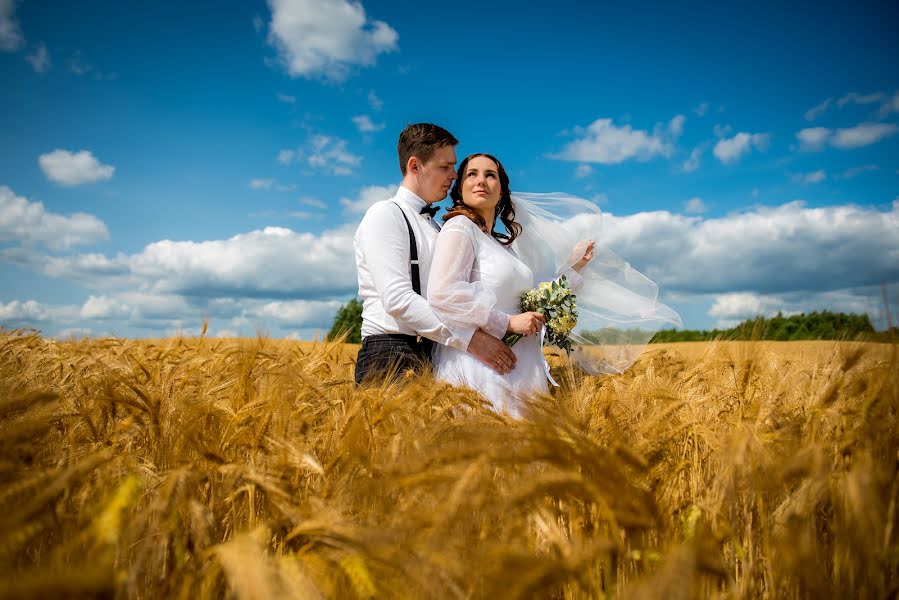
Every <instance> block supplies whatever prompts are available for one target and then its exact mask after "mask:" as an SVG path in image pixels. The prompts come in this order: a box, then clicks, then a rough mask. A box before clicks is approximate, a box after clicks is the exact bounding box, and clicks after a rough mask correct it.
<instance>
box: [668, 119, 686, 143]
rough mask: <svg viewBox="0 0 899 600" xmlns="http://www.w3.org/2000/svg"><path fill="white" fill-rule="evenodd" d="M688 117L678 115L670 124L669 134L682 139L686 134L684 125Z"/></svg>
mask: <svg viewBox="0 0 899 600" xmlns="http://www.w3.org/2000/svg"><path fill="white" fill-rule="evenodd" d="M686 121H687V117H685V116H684V115H677V116H675V117H673V118H672V119H671V121H669V122H668V133H669V134H671V136H673V137H674V138H678V137H680V136H681V135H682V134H683V133H684V123H686Z"/></svg>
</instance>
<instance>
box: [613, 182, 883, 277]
mask: <svg viewBox="0 0 899 600" xmlns="http://www.w3.org/2000/svg"><path fill="white" fill-rule="evenodd" d="M602 223H603V235H602V237H603V239H604V240H605V242H606V243H607V244H608V245H609V246H610V247H611V248H612V249H614V250H616V251H617V252H619V253H620V254H621V255H622V256H624V257H626V258H627V259H628V260H629V261H630V262H631V263H632V264H633V265H634V266H635V268H637V269H638V270H641V271H643V272H645V273H646V274H647V275H648V276H649V277H650V278H652V279H654V280H655V281H656V282H658V283H659V284H660V286H661V287H662V289H664V290H668V291H672V292H685V293H728V292H736V291H753V292H756V293H769V294H770V293H783V292H790V291H826V290H832V289H845V288H851V287H858V286H865V285H879V284H880V283H881V282H892V281H899V199H897V200H896V201H894V202H893V204H892V206H891V208H890V209H889V210H885V211H882V210H878V209H876V208H873V207H861V206H855V205H843V206H829V207H823V208H809V207H808V206H806V204H805V203H804V202H802V201H794V202H790V203H787V204H784V205H781V206H777V207H758V208H755V209H753V210H750V211H746V212H740V213H735V214H730V215H727V216H724V217H719V218H708V219H703V218H701V217H695V216H686V215H678V214H672V213H670V212H667V211H654V212H644V213H638V214H635V215H629V216H621V217H619V216H616V215H614V214H610V213H606V214H605V215H604V218H603V221H602Z"/></svg>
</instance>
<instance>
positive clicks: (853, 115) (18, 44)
mask: <svg viewBox="0 0 899 600" xmlns="http://www.w3.org/2000/svg"><path fill="white" fill-rule="evenodd" d="M81 4H82V5H79V4H75V3H58V2H48V1H43V2H41V1H37V0H23V1H19V2H11V1H10V0H0V80H2V82H3V86H2V88H3V91H2V93H0V156H2V161H0V281H2V285H0V324H2V325H4V326H6V327H34V328H37V329H40V330H41V331H43V332H44V333H46V334H48V335H62V336H66V335H69V334H72V333H76V334H89V335H105V334H115V335H123V336H160V335H170V334H172V333H174V332H176V331H183V332H186V333H192V332H196V331H198V329H199V327H200V325H201V323H202V321H203V319H205V318H208V319H209V320H210V331H211V333H212V334H213V335H253V334H255V333H256V331H257V330H262V331H265V332H267V333H269V334H271V335H277V336H288V335H293V336H299V337H302V338H306V339H309V338H312V337H315V336H316V335H318V334H319V333H320V332H321V331H322V330H323V329H327V328H328V326H329V325H330V321H331V319H332V317H333V314H334V312H335V310H336V308H337V307H339V306H340V305H341V304H342V303H343V302H345V301H346V300H347V299H348V298H350V297H352V296H353V295H354V292H355V286H356V283H355V272H354V267H353V259H352V234H353V231H354V229H355V226H356V224H358V222H359V220H360V218H361V215H362V213H363V212H364V209H365V208H366V207H367V206H368V205H370V204H371V203H372V202H374V201H377V200H379V199H382V198H384V197H387V196H389V195H390V193H391V191H392V189H393V186H395V185H396V184H397V183H398V181H399V179H400V176H399V171H398V166H397V164H396V155H395V144H396V137H397V135H398V134H399V131H400V130H401V129H402V128H403V127H404V126H405V125H406V124H407V123H410V122H416V121H431V122H436V123H439V124H441V125H443V126H445V127H447V128H448V129H450V130H451V131H452V132H453V133H454V134H455V135H456V136H457V137H458V138H459V139H460V140H461V144H460V146H459V147H458V149H457V152H458V154H459V156H460V158H461V157H463V156H465V155H467V154H469V153H472V152H477V151H487V152H491V153H493V154H495V155H497V156H498V157H500V159H501V160H502V161H503V162H504V164H505V166H506V168H507V169H508V171H509V173H510V175H511V177H512V186H513V189H517V190H520V191H533V192H539V191H563V192H568V193H573V194H577V195H580V196H583V197H586V198H591V199H593V200H594V201H596V202H597V203H598V204H599V205H600V206H601V207H602V209H603V210H604V211H605V218H604V229H603V233H602V239H603V241H605V243H607V244H608V245H609V246H610V247H611V248H613V249H614V250H616V251H617V252H618V253H619V254H621V255H623V256H624V257H625V258H627V259H629V260H630V262H631V263H632V264H633V265H634V266H635V267H636V268H637V269H639V270H640V271H642V272H644V273H646V274H647V275H649V276H650V277H652V278H653V279H654V280H656V281H657V282H658V283H659V284H660V288H661V297H662V299H663V300H664V301H665V302H667V303H669V304H670V305H672V306H674V307H675V308H677V309H678V310H679V311H680V312H681V313H682V315H683V316H684V321H685V325H686V326H687V327H690V328H707V327H712V326H716V325H720V326H726V325H729V324H732V323H734V322H735V321H738V320H740V319H743V318H747V317H751V316H753V315H755V314H759V313H761V314H773V313H776V312H778V311H783V312H785V313H790V312H796V311H809V310H821V309H830V310H843V311H848V312H869V314H871V316H872V318H873V319H874V321H875V322H876V323H877V324H878V325H882V323H883V315H882V310H881V304H882V302H881V300H880V297H881V288H880V284H882V283H885V284H888V287H887V290H888V295H890V297H891V300H892V301H893V302H895V300H896V295H897V294H896V291H897V286H896V282H897V281H899V266H897V265H899V202H897V199H899V125H897V123H899V64H897V58H896V57H897V56H899V36H896V35H895V31H896V27H897V25H899V9H897V8H896V5H895V3H890V2H876V3H872V2H868V3H865V2H857V3H854V4H852V5H851V6H850V5H849V4H848V3H821V2H818V3H806V4H798V3H797V4H791V5H790V6H783V5H782V3H759V2H756V3H746V4H745V5H743V6H722V5H721V3H711V2H709V3H688V4H683V3H681V4H678V5H672V4H670V3H658V5H657V6H654V7H651V6H647V5H641V6H639V7H634V8H629V7H621V6H614V5H611V3H610V5H604V4H603V3H593V2H583V3H578V2H574V3H567V4H565V7H564V10H550V9H546V8H544V9H541V10H535V9H525V8H522V6H523V5H522V4H521V3H518V2H493V3H485V4H483V5H477V4H476V5H464V6H461V5H459V6H454V5H446V4H436V3H434V4H432V3H419V4H416V5H415V6H414V9H413V8H411V7H409V6H406V7H404V6H403V5H401V4H400V3H394V2H373V1H365V2H363V3H361V4H359V3H353V2H346V1H345V0H330V1H327V2H323V1H317V0H302V1H301V0H294V1H288V0H277V1H276V0H271V1H270V2H264V1H259V2H241V3H216V4H215V5H213V4H210V3H203V2H193V3H191V2H177V3H176V2H153V3H123V2H100V1H98V2H89V3H81ZM615 4H619V3H615Z"/></svg>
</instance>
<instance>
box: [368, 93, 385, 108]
mask: <svg viewBox="0 0 899 600" xmlns="http://www.w3.org/2000/svg"><path fill="white" fill-rule="evenodd" d="M368 105H369V106H371V109H372V110H381V109H382V108H384V103H383V102H382V101H381V99H380V98H379V97H378V95H377V94H376V93H375V91H374V90H371V91H370V92H368Z"/></svg>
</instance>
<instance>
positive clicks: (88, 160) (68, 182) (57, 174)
mask: <svg viewBox="0 0 899 600" xmlns="http://www.w3.org/2000/svg"><path fill="white" fill-rule="evenodd" d="M38 164H39V165H40V167H41V170H42V171H43V172H44V175H46V176H47V178H48V179H49V180H50V181H52V182H54V183H57V184H59V185H63V186H75V185H82V184H85V183H94V182H96V181H104V180H107V179H111V178H112V175H113V173H114V172H115V167H113V166H111V165H104V164H103V163H101V162H100V161H99V160H97V159H96V158H95V157H94V155H93V154H91V152H90V151H88V150H81V151H79V152H69V151H68V150H54V151H53V152H48V153H47V154H41V155H40V157H38Z"/></svg>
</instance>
